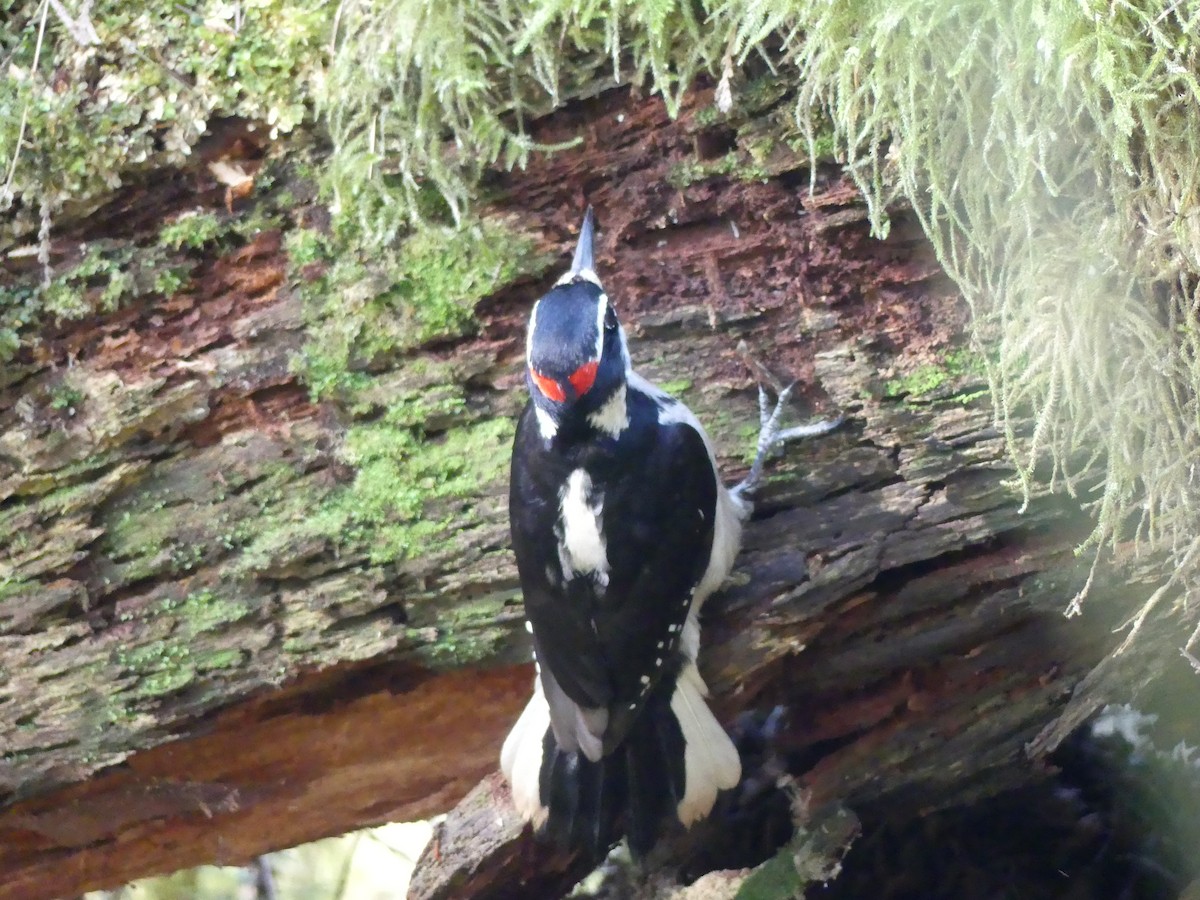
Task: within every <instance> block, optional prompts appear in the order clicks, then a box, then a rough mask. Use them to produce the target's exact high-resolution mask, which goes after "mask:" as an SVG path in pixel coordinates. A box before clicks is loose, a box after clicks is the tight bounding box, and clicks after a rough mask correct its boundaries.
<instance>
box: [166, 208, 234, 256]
mask: <svg viewBox="0 0 1200 900" xmlns="http://www.w3.org/2000/svg"><path fill="white" fill-rule="evenodd" d="M227 231H228V228H227V226H226V225H225V223H223V222H222V221H221V220H220V219H219V218H217V216H216V215H215V214H213V213H211V212H191V213H186V214H184V215H182V216H180V217H179V218H177V219H176V220H175V221H174V222H171V223H169V224H167V225H164V226H163V228H162V230H161V231H159V233H158V243H159V245H160V246H162V247H166V248H169V249H171V250H179V249H182V248H186V249H189V250H199V249H201V248H203V247H204V246H205V245H206V244H209V243H212V242H213V241H215V240H217V239H218V238H219V237H221V235H223V234H225V233H227Z"/></svg>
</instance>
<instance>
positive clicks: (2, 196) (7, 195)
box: [0, 0, 50, 207]
mask: <svg viewBox="0 0 1200 900" xmlns="http://www.w3.org/2000/svg"><path fill="white" fill-rule="evenodd" d="M49 12H50V3H49V0H42V22H41V24H40V25H38V36H37V44H36V45H35V46H34V48H33V64H32V65H31V66H30V67H29V78H30V80H31V81H32V79H33V78H34V76H35V75H36V74H37V66H38V60H39V59H41V56H42V39H43V38H44V37H45V36H46V14H47V13H49ZM30 102H31V101H26V103H25V108H24V109H23V110H21V126H20V127H19V128H18V129H17V142H16V143H15V144H14V145H13V155H12V162H11V163H10V164H9V166H8V178H7V179H6V180H5V182H4V190H3V191H0V204H3V205H4V206H5V207H8V206H10V205H11V204H12V201H13V192H12V183H13V176H14V174H15V173H16V171H17V160H18V159H20V157H21V144H22V142H23V141H24V140H25V126H26V124H28V122H29V106H30Z"/></svg>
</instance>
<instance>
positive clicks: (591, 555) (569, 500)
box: [558, 469, 608, 588]
mask: <svg viewBox="0 0 1200 900" xmlns="http://www.w3.org/2000/svg"><path fill="white" fill-rule="evenodd" d="M603 510H604V497H603V495H601V494H598V493H597V494H595V495H593V492H592V477H591V476H590V475H588V473H587V471H586V470H584V469H576V470H575V471H574V472H572V473H571V474H570V475H569V476H568V477H567V483H566V486H565V487H564V489H563V492H562V505H561V507H560V514H559V516H560V518H559V521H560V523H561V526H562V528H561V538H560V540H559V545H558V560H559V563H560V564H561V565H562V570H563V576H564V577H566V578H570V577H571V576H572V575H589V574H590V575H594V576H595V578H596V584H597V585H598V586H599V587H601V588H603V587H606V586H607V585H608V555H607V552H606V550H605V545H604V533H603V525H602V519H601V516H602V514H603Z"/></svg>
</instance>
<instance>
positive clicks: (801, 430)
mask: <svg viewBox="0 0 1200 900" xmlns="http://www.w3.org/2000/svg"><path fill="white" fill-rule="evenodd" d="M795 386H796V383H795V382H794V381H793V382H792V383H791V384H789V385H788V386H787V387H786V388H784V389H783V390H782V391H780V392H779V397H778V398H777V399H776V401H775V407H774V409H772V408H770V407H771V404H770V401H769V400H768V398H767V392H766V389H764V388H763V386H762V385H761V384H759V386H758V422H759V430H758V443H757V445H756V448H755V454H754V463H753V464H752V465H751V466H750V471H749V473H747V475H746V477H745V478H743V479H742V480H741V482H740V483H739V484H738V485H737V486H736V487H734V488H733V490H732V491H731V493H732V494H733V495H734V496H735V497H737V498H739V499H746V500H749V499H751V498H752V497H753V496H754V492H755V491H756V490H758V487H759V484H760V483H761V482H762V474H763V467H764V466H765V465H766V463H767V460H768V459H770V458H771V457H773V456H774V455H776V454H777V453H778V452H779V450H780V449H781V448H782V447H783V445H784V444H786V443H787V442H788V441H794V440H798V439H799V438H807V437H816V436H817V435H821V434H828V433H829V432H831V431H833V429H835V428H837V427H838V426H839V425H841V424H842V422H843V421H845V416H838V417H837V418H836V419H822V420H821V421H819V422H812V423H810V424H808V425H796V426H793V427H792V428H783V427H781V426H780V419H781V418H782V417H783V410H784V407H785V406H786V405H787V401H788V398H789V397H791V395H792V388H794V387H795Z"/></svg>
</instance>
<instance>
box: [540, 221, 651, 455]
mask: <svg viewBox="0 0 1200 900" xmlns="http://www.w3.org/2000/svg"><path fill="white" fill-rule="evenodd" d="M593 230H594V219H593V215H592V209H591V207H588V211H587V214H586V215H585V216H584V219H583V227H582V229H580V232H579V243H578V244H577V245H576V247H575V257H574V259H573V260H572V262H571V269H570V271H568V272H567V273H566V274H565V275H563V277H562V278H560V279H559V280H558V283H557V284H556V285H555V286H554V287H553V288H552V289H551V290H550V292H549V293H548V294H546V295H545V296H544V297H542V298H541V299H540V300H538V302H537V303H536V304H534V307H533V312H532V314H531V315H530V317H529V334H528V338H527V341H526V354H525V362H526V373H525V374H526V380H527V381H528V383H529V393H530V395H531V396H532V397H533V402H534V404H535V406H536V407H537V411H538V417H539V419H540V420H541V422H542V423H543V428H542V431H543V433H546V432H547V431H551V432H552V431H553V430H556V429H557V427H558V425H560V424H561V423H562V422H564V421H566V420H567V419H569V418H572V417H577V418H580V419H584V418H586V417H587V416H590V415H594V414H596V413H597V412H598V411H600V410H601V409H602V408H603V407H604V406H605V404H607V403H609V402H610V401H612V400H613V398H614V396H615V395H616V394H617V393H618V391H620V390H621V388H623V387H624V386H625V373H626V369H627V368H628V351H627V350H626V349H625V336H624V334H623V333H622V331H621V326H620V323H619V322H618V321H617V314H616V311H615V310H614V309H613V307H612V304H611V303H610V302H609V299H608V295H607V294H606V293H605V292H604V288H603V287H602V286H601V284H600V279H599V278H597V277H596V272H595V269H594V268H593V256H592V240H593ZM620 399H621V402H622V403H623V401H624V398H623V396H622V397H621V398H620ZM550 423H553V428H551V427H550Z"/></svg>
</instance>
